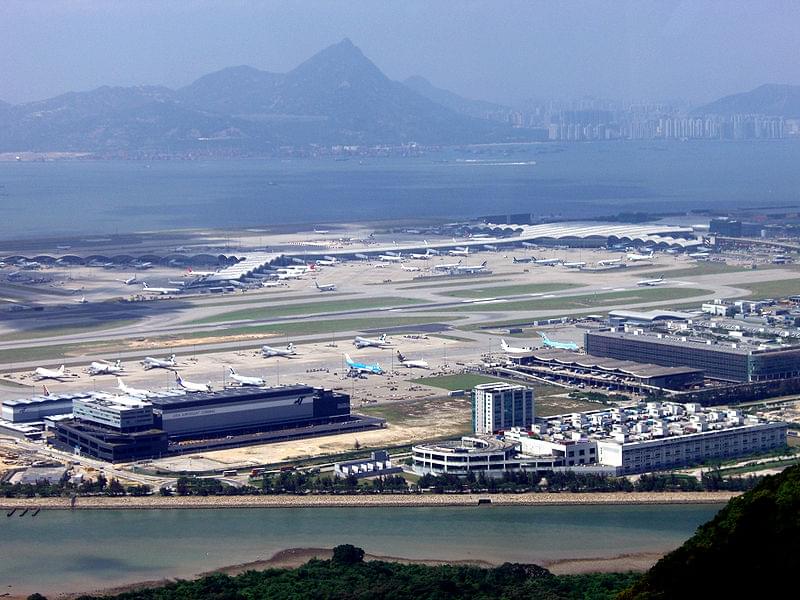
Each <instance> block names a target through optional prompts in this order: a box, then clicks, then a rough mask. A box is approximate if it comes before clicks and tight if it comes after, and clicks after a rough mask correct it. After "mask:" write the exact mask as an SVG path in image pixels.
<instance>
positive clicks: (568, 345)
mask: <svg viewBox="0 0 800 600" xmlns="http://www.w3.org/2000/svg"><path fill="white" fill-rule="evenodd" d="M539 335H540V336H542V345H544V346H545V347H547V348H556V349H558V350H577V349H578V344H576V343H575V342H555V341H553V340H551V339H550V338H549V337H547V336H546V335H545V334H543V333H541V332H540V333H539Z"/></svg>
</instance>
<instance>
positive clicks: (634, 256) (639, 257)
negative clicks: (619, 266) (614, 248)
mask: <svg viewBox="0 0 800 600" xmlns="http://www.w3.org/2000/svg"><path fill="white" fill-rule="evenodd" d="M625 257H626V258H627V259H628V260H629V261H631V262H640V261H643V260H652V258H653V251H652V250H651V251H650V252H648V253H647V254H639V253H637V252H630V253H628V254H626V255H625Z"/></svg>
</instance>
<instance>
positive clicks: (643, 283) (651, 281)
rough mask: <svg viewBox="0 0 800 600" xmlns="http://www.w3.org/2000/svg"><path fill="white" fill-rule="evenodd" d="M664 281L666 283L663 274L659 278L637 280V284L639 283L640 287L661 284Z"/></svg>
mask: <svg viewBox="0 0 800 600" xmlns="http://www.w3.org/2000/svg"><path fill="white" fill-rule="evenodd" d="M662 283H666V282H665V281H664V276H663V275H662V276H661V277H659V278H658V279H642V280H641V281H637V282H636V285H638V286H639V287H652V286H656V285H661V284H662Z"/></svg>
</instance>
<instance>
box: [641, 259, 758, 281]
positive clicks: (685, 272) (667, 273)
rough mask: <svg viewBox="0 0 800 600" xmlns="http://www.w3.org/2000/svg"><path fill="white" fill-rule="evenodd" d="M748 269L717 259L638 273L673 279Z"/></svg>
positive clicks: (748, 269) (644, 275) (645, 275)
mask: <svg viewBox="0 0 800 600" xmlns="http://www.w3.org/2000/svg"><path fill="white" fill-rule="evenodd" d="M750 270H751V269H750V267H748V266H742V265H728V264H725V263H723V262H717V261H703V262H698V263H697V264H695V265H693V266H691V267H685V268H683V269H654V270H652V271H642V272H641V273H639V275H641V276H642V277H660V276H661V275H663V276H664V279H675V278H676V277H699V276H701V275H717V274H719V273H737V272H740V271H750Z"/></svg>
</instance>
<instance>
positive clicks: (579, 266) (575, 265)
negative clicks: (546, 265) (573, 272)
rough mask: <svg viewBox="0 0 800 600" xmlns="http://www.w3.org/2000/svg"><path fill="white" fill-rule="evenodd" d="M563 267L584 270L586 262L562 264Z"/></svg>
mask: <svg viewBox="0 0 800 600" xmlns="http://www.w3.org/2000/svg"><path fill="white" fill-rule="evenodd" d="M561 266H562V267H566V268H567V269H582V268H583V267H585V266H586V263H585V262H565V263H561Z"/></svg>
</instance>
